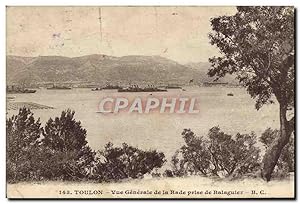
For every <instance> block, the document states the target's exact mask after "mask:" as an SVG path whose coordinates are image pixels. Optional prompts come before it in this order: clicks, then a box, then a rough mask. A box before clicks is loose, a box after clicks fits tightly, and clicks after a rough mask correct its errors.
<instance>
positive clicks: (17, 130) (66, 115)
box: [6, 108, 294, 183]
mask: <svg viewBox="0 0 300 204" xmlns="http://www.w3.org/2000/svg"><path fill="white" fill-rule="evenodd" d="M74 114H75V112H74V111H71V110H67V111H63V112H62V113H61V116H60V117H56V118H55V119H52V118H50V119H49V120H48V121H47V122H46V124H45V126H44V127H42V126H41V123H40V120H39V119H38V120H36V119H35V118H34V117H33V113H32V112H31V111H30V110H29V109H26V108H22V109H20V110H19V113H18V114H17V115H14V116H12V117H10V118H8V119H7V121H6V131H7V181H8V182H9V183H16V182H21V181H45V180H52V181H54V180H64V181H96V182H110V181H119V180H123V179H128V178H132V179H136V178H143V176H144V175H145V174H150V173H152V176H156V177H157V176H158V177H159V176H165V177H175V176H176V177H182V176H186V175H203V176H218V177H231V178H237V177H239V176H242V175H249V174H255V173H256V172H258V171H259V170H260V167H261V159H260V150H259V148H258V147H257V146H256V141H257V139H256V136H255V134H254V133H251V134H239V133H238V134H237V135H236V136H235V137H232V135H228V134H225V133H224V132H222V131H221V130H220V128H219V127H213V128H211V129H210V131H209V133H208V135H207V137H197V136H196V135H195V134H194V133H193V132H192V131H191V130H189V129H185V130H184V131H183V133H182V136H183V139H184V141H185V145H184V146H182V147H181V148H180V149H179V150H178V151H176V153H175V154H174V156H173V157H172V160H171V164H172V165H171V169H167V170H165V172H164V173H163V174H162V175H161V174H160V173H157V172H158V171H157V170H158V169H159V168H161V167H162V166H163V165H164V164H165V162H166V159H165V155H164V153H162V152H158V151H156V150H141V149H138V148H136V147H132V146H129V145H128V144H126V143H123V144H122V146H120V147H115V146H114V145H113V144H112V143H107V144H106V145H105V147H104V149H102V150H99V151H93V150H92V149H91V148H90V147H89V146H88V144H87V141H86V130H85V129H83V128H82V126H81V123H80V121H76V120H75V119H74ZM278 135H279V132H278V130H272V129H270V128H269V129H267V130H266V131H265V132H264V133H263V134H262V136H261V137H260V138H259V140H260V141H261V142H262V143H263V144H264V146H265V147H266V148H268V147H269V146H270V145H271V144H272V141H274V140H275V138H276V137H278ZM293 148H294V141H293V139H292V140H291V141H290V142H289V144H288V145H287V146H286V147H285V149H284V150H283V152H282V154H281V156H280V159H279V162H278V163H277V167H276V170H275V172H274V173H273V176H274V177H275V176H276V177H284V176H286V175H287V173H288V172H290V171H294V154H293V153H294V149H293Z"/></svg>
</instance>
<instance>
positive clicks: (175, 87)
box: [166, 85, 182, 89]
mask: <svg viewBox="0 0 300 204" xmlns="http://www.w3.org/2000/svg"><path fill="white" fill-rule="evenodd" d="M166 89H182V87H180V86H173V85H168V86H166Z"/></svg>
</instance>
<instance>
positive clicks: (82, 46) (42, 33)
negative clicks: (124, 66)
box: [6, 7, 236, 63]
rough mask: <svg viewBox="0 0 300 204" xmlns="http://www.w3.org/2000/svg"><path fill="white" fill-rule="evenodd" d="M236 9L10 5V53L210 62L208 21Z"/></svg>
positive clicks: (212, 49)
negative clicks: (139, 57) (156, 57)
mask: <svg viewBox="0 0 300 204" xmlns="http://www.w3.org/2000/svg"><path fill="white" fill-rule="evenodd" d="M235 12H236V9H235V7H7V10H6V19H7V24H6V26H7V27H6V32H7V35H6V36H7V37H6V50H7V54H8V55H18V56H29V57H35V56H46V55H58V56H67V57H78V56H83V55H89V54H105V55H112V56H126V55H159V56H162V57H166V58H168V59H172V60H175V61H177V62H179V63H189V62H207V61H208V58H209V57H212V56H215V55H218V49H217V48H216V47H214V46H212V45H210V44H209V39H208V33H209V32H210V31H211V27H210V22H209V20H210V19H211V18H213V17H216V16H220V15H232V14H234V13H235Z"/></svg>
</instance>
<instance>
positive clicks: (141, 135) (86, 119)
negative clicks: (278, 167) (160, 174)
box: [8, 87, 279, 160]
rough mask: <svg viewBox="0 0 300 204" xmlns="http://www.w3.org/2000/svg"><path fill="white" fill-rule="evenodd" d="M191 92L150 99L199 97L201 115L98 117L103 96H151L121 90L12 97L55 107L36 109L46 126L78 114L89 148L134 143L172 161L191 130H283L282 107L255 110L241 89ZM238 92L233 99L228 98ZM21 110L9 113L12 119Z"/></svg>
mask: <svg viewBox="0 0 300 204" xmlns="http://www.w3.org/2000/svg"><path fill="white" fill-rule="evenodd" d="M185 89H186V91H185V92H183V91H181V90H176V89H173V90H169V91H168V92H157V93H152V96H151V97H156V96H157V97H161V96H164V97H180V96H182V97H183V96H188V97H196V98H197V101H198V102H199V106H200V113H199V114H196V115H195V114H193V115H190V114H168V113H164V114H159V113H152V114H138V113H134V114H132V113H131V114H129V113H120V114H108V115H104V114H101V113H97V111H98V104H99V102H100V100H101V99H102V98H104V97H107V96H111V97H118V96H119V97H127V98H134V97H148V96H149V94H150V93H141V92H139V93H118V92H116V90H105V91H91V90H90V89H79V88H78V89H72V90H46V89H39V90H37V92H36V93H34V94H13V95H10V96H15V101H16V102H34V103H39V104H43V105H46V106H50V107H54V109H44V110H38V109H36V110H33V112H34V114H35V116H36V117H40V118H41V121H42V122H43V123H45V122H46V121H47V120H48V119H49V118H50V117H55V116H59V115H60V113H61V111H62V110H65V109H68V108H70V109H72V110H75V112H76V114H75V117H76V119H77V120H80V121H81V122H82V126H83V127H84V128H85V129H86V130H87V140H88V142H89V145H90V146H91V147H92V148H93V149H95V150H97V149H102V148H103V146H104V144H106V143H107V142H109V141H110V142H113V143H114V144H117V145H119V144H121V143H123V142H126V143H128V144H130V145H133V146H137V147H140V148H143V149H157V150H159V151H163V152H164V153H165V154H166V156H167V159H168V160H170V158H171V156H172V155H173V154H174V152H175V151H176V149H178V148H180V146H181V145H182V144H183V140H182V137H181V132H182V130H183V129H184V128H190V129H192V130H193V131H194V132H195V133H196V134H197V135H204V134H206V133H207V132H208V130H209V128H211V127H212V126H216V125H219V126H220V127H221V129H222V130H224V131H226V132H228V133H234V134H235V133H237V132H243V133H244V132H250V131H254V132H255V133H257V134H261V132H262V131H263V130H265V129H266V128H267V127H274V128H278V127H279V121H278V107H277V105H276V104H274V105H267V106H265V107H263V108H262V109H261V110H259V111H256V110H255V108H254V100H253V99H251V98H250V96H249V95H248V94H247V93H246V92H245V90H244V89H242V88H226V87H200V88H198V87H197V88H189V87H187V88H185ZM228 93H233V96H227V94H228ZM15 113H17V111H13V110H10V111H8V116H10V115H12V114H15Z"/></svg>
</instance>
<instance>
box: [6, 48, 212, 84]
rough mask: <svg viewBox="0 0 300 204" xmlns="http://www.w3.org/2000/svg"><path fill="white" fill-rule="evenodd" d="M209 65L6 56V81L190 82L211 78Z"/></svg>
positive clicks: (101, 57) (158, 60)
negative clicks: (208, 74) (209, 76)
mask: <svg viewBox="0 0 300 204" xmlns="http://www.w3.org/2000/svg"><path fill="white" fill-rule="evenodd" d="M209 66H210V65H209V64H208V63H191V64H187V65H181V64H179V63H177V62H175V61H172V60H169V59H166V58H163V57H160V56H139V55H130V56H123V57H113V56H107V55H96V54H95V55H87V56H82V57H73V58H69V57H61V56H39V57H20V56H7V84H14V83H17V84H25V85H33V84H43V83H63V82H78V83H79V82H90V83H97V84H104V83H107V82H109V83H123V84H128V83H164V84H182V85H184V84H185V85H187V84H188V83H189V81H190V80H191V79H194V83H195V84H200V83H202V82H204V81H211V80H212V79H210V78H208V76H207V70H208V68H209Z"/></svg>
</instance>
